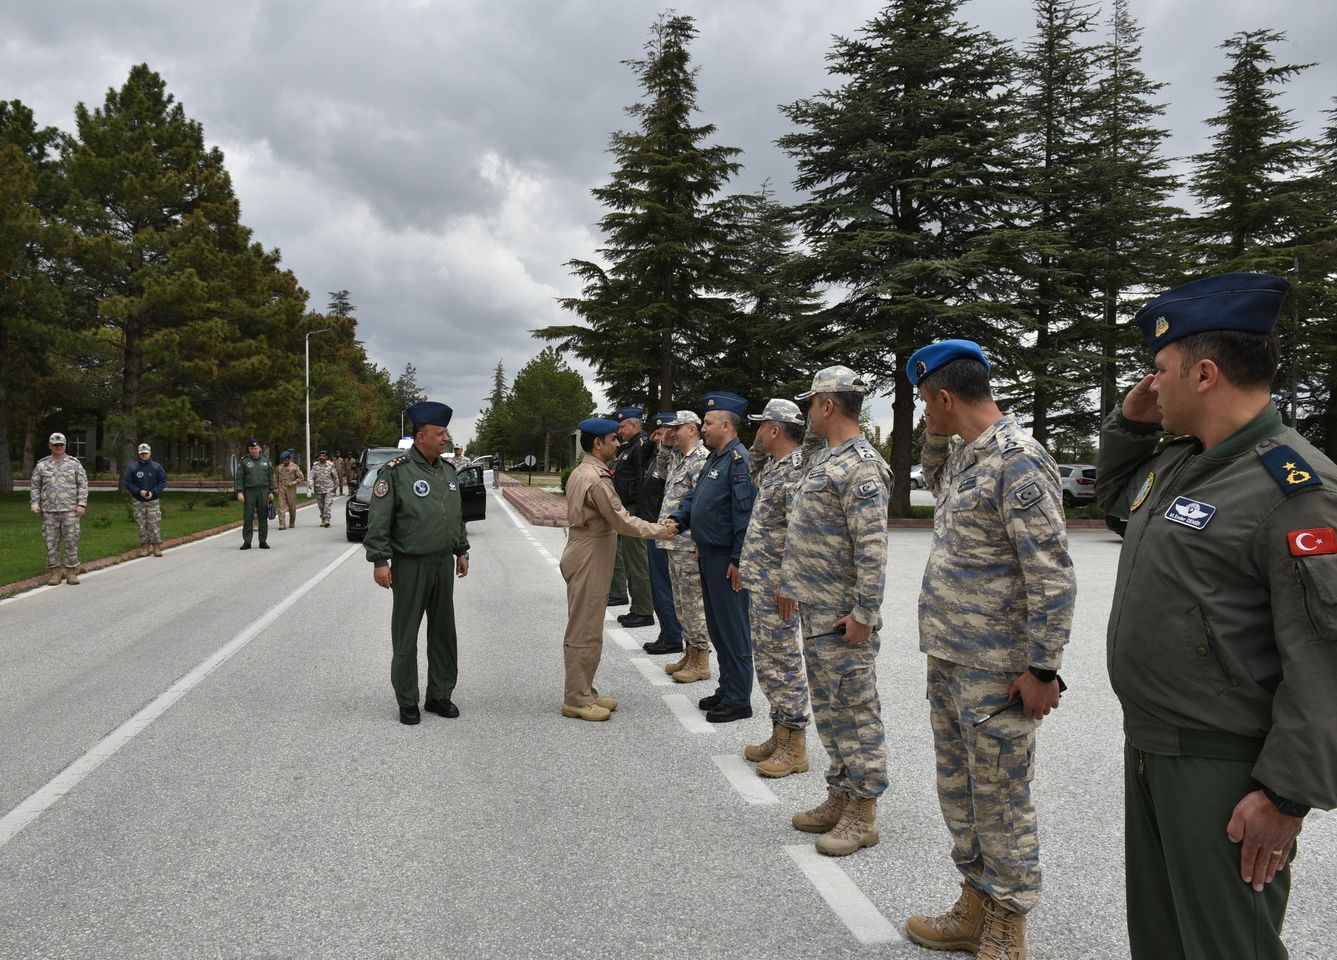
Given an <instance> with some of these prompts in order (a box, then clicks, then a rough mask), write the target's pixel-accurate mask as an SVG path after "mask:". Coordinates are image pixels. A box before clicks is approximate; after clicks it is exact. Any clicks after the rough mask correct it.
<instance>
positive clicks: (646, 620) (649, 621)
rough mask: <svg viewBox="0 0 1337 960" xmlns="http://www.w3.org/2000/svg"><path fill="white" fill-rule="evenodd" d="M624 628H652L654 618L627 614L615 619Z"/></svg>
mask: <svg viewBox="0 0 1337 960" xmlns="http://www.w3.org/2000/svg"><path fill="white" fill-rule="evenodd" d="M617 622H618V623H620V624H622V626H624V627H653V626H654V625H655V618H654V617H652V616H650V615H649V614H648V613H647V614H636V613H627V614H623V615H622V616H620V617H618V618H617Z"/></svg>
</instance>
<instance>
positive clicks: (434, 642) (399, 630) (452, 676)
mask: <svg viewBox="0 0 1337 960" xmlns="http://www.w3.org/2000/svg"><path fill="white" fill-rule="evenodd" d="M362 543H363V547H364V548H365V549H366V551H367V559H368V560H369V561H371V562H372V563H373V564H375V565H376V566H378V567H381V566H385V565H386V564H387V563H389V564H390V569H391V571H392V572H391V586H390V589H391V592H392V593H393V594H394V607H393V610H392V612H391V614H390V643H391V649H392V654H391V657H390V684H391V686H393V687H394V690H395V697H396V698H397V699H398V700H399V705H400V707H416V706H417V705H418V628H419V626H420V625H421V624H422V618H423V614H424V613H425V614H426V615H427V699H428V700H449V699H450V697H451V694H452V693H453V692H454V690H455V680H456V676H457V673H458V652H457V646H456V637H455V600H454V591H455V558H456V557H461V556H464V555H466V554H467V553H468V552H469V538H468V535H467V534H466V533H465V529H464V517H463V509H462V504H461V502H460V491H459V482H458V480H457V479H456V474H455V468H454V467H453V466H451V464H450V462H449V461H448V460H445V459H443V458H438V459H437V460H436V462H435V463H428V462H427V459H426V458H425V457H424V456H423V455H422V452H421V451H419V450H418V448H417V446H414V447H413V448H411V449H410V450H408V451H406V452H405V453H403V454H401V455H399V456H397V457H395V458H394V459H392V460H390V461H389V462H387V463H386V464H385V465H384V466H382V467H381V469H380V471H379V472H378V473H377V474H376V481H375V483H374V484H373V486H372V496H371V511H370V513H369V515H368V518H367V535H366V537H365V538H364V539H363V541H362Z"/></svg>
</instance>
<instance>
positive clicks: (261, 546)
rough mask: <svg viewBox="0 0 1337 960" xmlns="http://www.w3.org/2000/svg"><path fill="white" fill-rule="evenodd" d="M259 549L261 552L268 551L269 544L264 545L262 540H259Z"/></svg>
mask: <svg viewBox="0 0 1337 960" xmlns="http://www.w3.org/2000/svg"><path fill="white" fill-rule="evenodd" d="M260 549H261V550H268V549H269V544H267V543H265V542H264V541H263V540H261V541H260Z"/></svg>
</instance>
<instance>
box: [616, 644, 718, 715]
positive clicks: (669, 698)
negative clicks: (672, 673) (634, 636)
mask: <svg viewBox="0 0 1337 960" xmlns="http://www.w3.org/2000/svg"><path fill="white" fill-rule="evenodd" d="M633 662H634V661H633ZM646 662H647V663H648V662H649V661H646ZM662 672H663V671H661V673H662ZM665 676H667V674H665ZM669 682H670V683H672V682H673V681H672V679H669ZM664 702H665V703H667V704H668V708H669V709H670V710H672V711H673V715H674V716H675V717H677V718H678V722H679V723H681V724H682V725H683V726H684V727H686V728H687V730H688V732H689V733H714V732H715V725H714V724H713V723H710V722H708V721H707V720H706V718H705V716H703V715H702V713H701V711H700V710H698V709H696V705H695V704H693V703H692V702H691V701H690V700H688V699H687V698H686V697H685V696H683V695H682V694H681V693H666V694H664Z"/></svg>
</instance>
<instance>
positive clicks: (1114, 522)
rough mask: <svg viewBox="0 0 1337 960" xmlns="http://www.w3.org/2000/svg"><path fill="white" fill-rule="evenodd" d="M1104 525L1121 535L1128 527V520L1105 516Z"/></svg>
mask: <svg viewBox="0 0 1337 960" xmlns="http://www.w3.org/2000/svg"><path fill="white" fill-rule="evenodd" d="M1105 526H1106V527H1108V528H1109V529H1110V531H1111V532H1113V533H1117V534H1118V535H1119V536H1120V537H1122V536H1123V535H1124V532H1125V531H1126V530H1127V529H1128V521H1127V520H1121V519H1120V518H1119V517H1106V518H1105Z"/></svg>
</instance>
